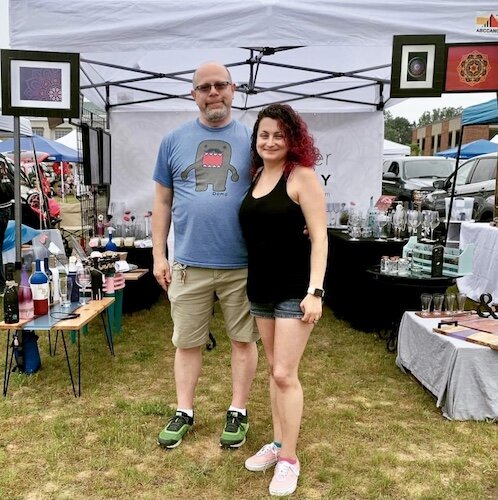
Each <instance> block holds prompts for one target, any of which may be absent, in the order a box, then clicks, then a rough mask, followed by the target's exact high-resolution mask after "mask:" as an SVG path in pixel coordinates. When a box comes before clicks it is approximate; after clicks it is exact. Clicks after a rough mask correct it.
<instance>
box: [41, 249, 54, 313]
mask: <svg viewBox="0 0 498 500" xmlns="http://www.w3.org/2000/svg"><path fill="white" fill-rule="evenodd" d="M42 271H43V272H44V273H45V274H46V275H47V279H48V305H49V307H50V306H53V305H54V279H53V276H52V271H51V270H50V265H49V263H48V257H45V258H44V259H43V269H42Z"/></svg>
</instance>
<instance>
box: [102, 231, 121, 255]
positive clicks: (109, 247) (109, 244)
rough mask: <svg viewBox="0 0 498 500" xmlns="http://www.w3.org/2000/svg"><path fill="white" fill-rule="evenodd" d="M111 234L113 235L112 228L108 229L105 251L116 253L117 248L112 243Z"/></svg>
mask: <svg viewBox="0 0 498 500" xmlns="http://www.w3.org/2000/svg"><path fill="white" fill-rule="evenodd" d="M112 233H113V228H112V227H110V228H109V241H108V242H107V243H106V246H105V250H106V251H109V252H117V251H118V247H117V246H116V243H114V241H112Z"/></svg>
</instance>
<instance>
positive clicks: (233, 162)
mask: <svg viewBox="0 0 498 500" xmlns="http://www.w3.org/2000/svg"><path fill="white" fill-rule="evenodd" d="M192 83H193V87H194V88H193V90H192V92H191V93H192V97H193V98H194V99H195V102H196V104H197V106H198V107H199V111H200V114H199V117H198V119H197V120H194V121H192V122H189V123H186V124H184V125H183V126H181V127H179V128H178V129H176V130H174V131H172V132H171V133H170V134H168V135H167V136H166V137H165V138H164V139H163V141H162V143H161V146H160V149H159V153H158V157H157V162H156V167H155V170H154V176H153V179H154V181H155V182H156V188H155V197H154V204H153V211H152V214H153V215H152V235H153V257H154V276H155V277H156V279H157V281H158V282H159V284H160V285H161V286H162V287H163V288H164V290H166V291H167V292H168V296H169V300H170V303H171V316H172V319H173V324H174V328H173V344H174V345H175V347H176V353H175V363H174V373H175V386H176V395H177V410H176V414H175V416H174V417H173V418H172V419H171V420H170V421H169V422H168V424H167V426H166V427H165V428H164V430H163V431H162V432H161V433H160V434H159V438H158V441H159V444H161V445H162V446H165V447H166V448H175V447H176V446H178V445H179V444H180V443H181V441H182V438H183V436H184V435H185V433H186V432H187V431H188V430H189V428H190V427H191V426H192V425H193V423H194V393H195V388H196V385H197V381H198V379H199V375H200V371H201V366H202V348H203V346H205V345H206V343H207V340H208V335H209V322H210V319H211V316H212V311H213V306H214V301H215V299H216V298H217V299H218V300H219V301H220V305H221V309H222V311H223V316H224V320H225V327H226V331H227V333H228V336H229V337H230V340H231V346H232V355H231V365H232V366H231V370H232V402H231V405H230V407H229V409H228V412H227V421H226V425H225V428H224V430H223V433H222V435H221V438H220V445H221V446H223V447H230V448H236V447H239V446H241V445H242V444H243V443H244V442H245V439H246V433H247V429H248V427H249V424H248V418H247V410H246V402H247V399H248V396H249V391H250V388H251V384H252V381H253V378H254V375H255V372H256V366H257V359H258V354H257V349H256V342H255V341H256V340H257V339H258V334H257V331H256V329H255V327H254V321H253V319H252V317H251V316H250V315H249V303H248V300H247V295H246V280H247V253H246V247H245V243H244V239H243V236H242V232H241V229H240V226H239V219H238V213H239V207H240V204H241V202H242V198H243V197H244V195H245V193H246V192H247V189H248V187H249V184H250V173H249V168H250V131H249V130H248V129H247V127H245V126H244V125H242V124H241V123H239V122H237V121H235V120H233V119H232V116H231V105H232V101H233V97H234V93H235V85H234V84H233V83H232V79H231V76H230V73H229V71H228V70H227V68H225V67H224V66H222V65H220V64H218V63H206V64H204V65H202V66H200V67H199V68H198V69H197V70H196V72H195V73H194V77H193V82H192ZM171 221H173V222H174V240H175V251H174V263H173V265H172V268H171V269H170V266H169V263H168V260H167V257H166V253H167V252H166V240H167V237H168V233H169V228H170V224H171Z"/></svg>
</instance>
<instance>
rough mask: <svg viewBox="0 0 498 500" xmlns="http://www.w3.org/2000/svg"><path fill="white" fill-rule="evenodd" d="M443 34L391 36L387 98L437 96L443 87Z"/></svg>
mask: <svg viewBox="0 0 498 500" xmlns="http://www.w3.org/2000/svg"><path fill="white" fill-rule="evenodd" d="M444 40H445V35H396V36H394V37H393V55H392V63H391V97H439V96H440V95H441V93H442V90H443V82H444V69H445V56H446V52H445V43H444Z"/></svg>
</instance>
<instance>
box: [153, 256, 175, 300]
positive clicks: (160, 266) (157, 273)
mask: <svg viewBox="0 0 498 500" xmlns="http://www.w3.org/2000/svg"><path fill="white" fill-rule="evenodd" d="M154 277H155V278H156V280H157V282H158V283H159V284H160V285H161V288H162V289H163V290H165V291H166V292H167V291H168V286H169V284H170V283H171V270H170V267H169V262H168V259H167V258H166V257H161V258H156V257H155V258H154Z"/></svg>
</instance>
